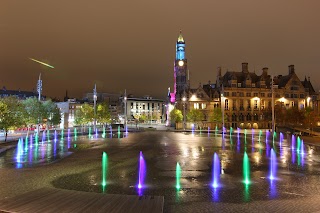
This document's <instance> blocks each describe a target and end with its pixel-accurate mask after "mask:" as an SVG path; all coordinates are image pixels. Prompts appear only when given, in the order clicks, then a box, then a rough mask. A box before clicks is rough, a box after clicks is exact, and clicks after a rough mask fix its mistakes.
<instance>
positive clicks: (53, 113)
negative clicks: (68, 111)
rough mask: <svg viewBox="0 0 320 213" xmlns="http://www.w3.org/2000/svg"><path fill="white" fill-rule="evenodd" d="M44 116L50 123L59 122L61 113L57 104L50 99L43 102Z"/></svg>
mask: <svg viewBox="0 0 320 213" xmlns="http://www.w3.org/2000/svg"><path fill="white" fill-rule="evenodd" d="M43 107H44V118H45V119H47V122H48V124H50V125H59V124H60V122H61V114H60V110H59V108H58V106H57V105H56V104H55V103H53V102H52V101H51V100H47V101H45V102H44V103H43Z"/></svg>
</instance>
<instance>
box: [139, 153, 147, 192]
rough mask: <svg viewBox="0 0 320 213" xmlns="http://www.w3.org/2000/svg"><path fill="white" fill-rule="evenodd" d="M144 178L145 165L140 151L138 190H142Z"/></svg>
mask: <svg viewBox="0 0 320 213" xmlns="http://www.w3.org/2000/svg"><path fill="white" fill-rule="evenodd" d="M145 176H146V165H145V161H144V158H143V155H142V151H140V156H139V182H138V189H141V188H143V186H144V179H145Z"/></svg>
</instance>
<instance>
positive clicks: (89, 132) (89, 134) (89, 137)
mask: <svg viewBox="0 0 320 213" xmlns="http://www.w3.org/2000/svg"><path fill="white" fill-rule="evenodd" d="M89 138H91V126H90V127H89Z"/></svg>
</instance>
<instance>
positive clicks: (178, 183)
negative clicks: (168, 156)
mask: <svg viewBox="0 0 320 213" xmlns="http://www.w3.org/2000/svg"><path fill="white" fill-rule="evenodd" d="M180 177H181V167H180V165H179V163H178V162H177V165H176V189H177V190H179V189H180Z"/></svg>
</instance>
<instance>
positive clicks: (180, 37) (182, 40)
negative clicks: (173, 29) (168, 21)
mask: <svg viewBox="0 0 320 213" xmlns="http://www.w3.org/2000/svg"><path fill="white" fill-rule="evenodd" d="M178 42H179V43H180V42H181V43H184V39H183V36H182V30H180V33H179V37H178Z"/></svg>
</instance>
